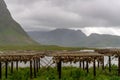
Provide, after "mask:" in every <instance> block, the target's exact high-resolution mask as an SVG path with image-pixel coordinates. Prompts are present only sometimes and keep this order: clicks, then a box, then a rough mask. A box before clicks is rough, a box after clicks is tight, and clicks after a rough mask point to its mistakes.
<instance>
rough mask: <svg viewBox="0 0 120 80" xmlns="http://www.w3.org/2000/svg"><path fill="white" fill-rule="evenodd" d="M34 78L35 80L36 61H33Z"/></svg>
mask: <svg viewBox="0 0 120 80" xmlns="http://www.w3.org/2000/svg"><path fill="white" fill-rule="evenodd" d="M34 78H36V60H35V59H34Z"/></svg>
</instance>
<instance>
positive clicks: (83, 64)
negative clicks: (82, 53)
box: [83, 61, 85, 70]
mask: <svg viewBox="0 0 120 80" xmlns="http://www.w3.org/2000/svg"><path fill="white" fill-rule="evenodd" d="M84 69H85V62H84V61H83V70H84Z"/></svg>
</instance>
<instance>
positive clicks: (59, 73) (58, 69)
mask: <svg viewBox="0 0 120 80" xmlns="http://www.w3.org/2000/svg"><path fill="white" fill-rule="evenodd" d="M61 66H62V63H61V60H60V61H59V62H58V63H57V71H58V75H59V79H61Z"/></svg>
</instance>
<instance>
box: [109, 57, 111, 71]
mask: <svg viewBox="0 0 120 80" xmlns="http://www.w3.org/2000/svg"><path fill="white" fill-rule="evenodd" d="M109 72H111V57H110V56H109Z"/></svg>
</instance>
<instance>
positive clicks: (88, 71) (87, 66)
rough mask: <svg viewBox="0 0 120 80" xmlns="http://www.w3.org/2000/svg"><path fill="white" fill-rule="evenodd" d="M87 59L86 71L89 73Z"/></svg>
mask: <svg viewBox="0 0 120 80" xmlns="http://www.w3.org/2000/svg"><path fill="white" fill-rule="evenodd" d="M88 64H89V63H88V61H86V70H87V73H89V65H88Z"/></svg>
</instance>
